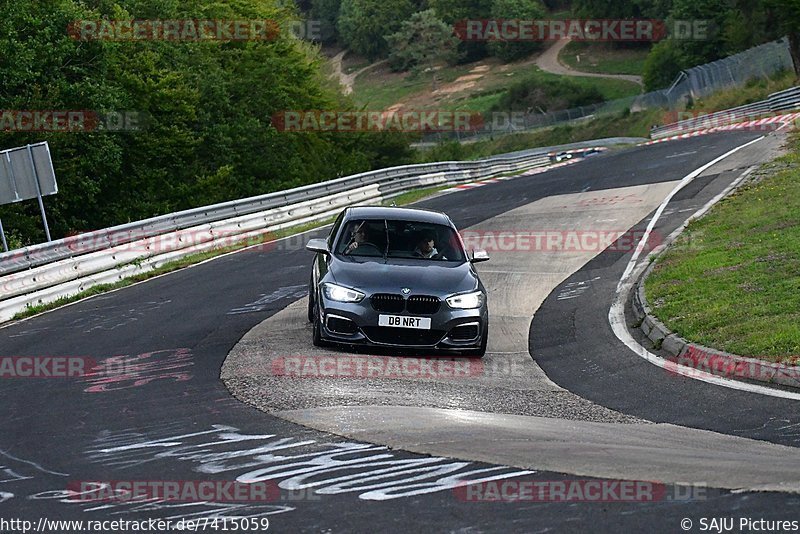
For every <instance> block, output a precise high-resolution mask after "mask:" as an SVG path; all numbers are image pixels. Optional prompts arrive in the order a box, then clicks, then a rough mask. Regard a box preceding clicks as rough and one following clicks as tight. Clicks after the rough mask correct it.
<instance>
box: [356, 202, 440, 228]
mask: <svg viewBox="0 0 800 534" xmlns="http://www.w3.org/2000/svg"><path fill="white" fill-rule="evenodd" d="M346 218H347V220H351V219H388V220H401V221H412V222H424V223H433V224H445V225H447V226H451V225H452V224H453V223H452V222H450V218H449V217H448V216H447V215H445V214H444V213H442V212H440V211H433V210H422V209H414V208H399V207H395V206H356V207H352V208H349V209H348V212H347V215H346Z"/></svg>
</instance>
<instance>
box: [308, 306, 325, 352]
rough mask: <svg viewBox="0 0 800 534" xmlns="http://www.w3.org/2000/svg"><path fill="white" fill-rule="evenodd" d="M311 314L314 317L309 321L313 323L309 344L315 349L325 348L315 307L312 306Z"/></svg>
mask: <svg viewBox="0 0 800 534" xmlns="http://www.w3.org/2000/svg"><path fill="white" fill-rule="evenodd" d="M312 314H313V315H314V317H313V318H312V319H311V322H312V323H313V327H312V330H313V337H312V339H311V342H312V343H313V344H314V346H315V347H324V346H325V342H324V341H323V340H322V332H321V326H320V321H319V314H318V313H317V311H316V306H314V309H313V310H312Z"/></svg>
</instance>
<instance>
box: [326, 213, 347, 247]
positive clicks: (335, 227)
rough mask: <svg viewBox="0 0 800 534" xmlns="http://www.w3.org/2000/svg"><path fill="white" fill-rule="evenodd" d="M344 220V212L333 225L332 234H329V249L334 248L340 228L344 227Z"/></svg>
mask: <svg viewBox="0 0 800 534" xmlns="http://www.w3.org/2000/svg"><path fill="white" fill-rule="evenodd" d="M342 220H344V211H342V212H341V213H340V214H339V216H338V217H336V220H335V221H334V223H333V228H331V233H330V234H328V248H329V249H332V248H333V240H334V239H336V234H338V233H339V227H340V226H342Z"/></svg>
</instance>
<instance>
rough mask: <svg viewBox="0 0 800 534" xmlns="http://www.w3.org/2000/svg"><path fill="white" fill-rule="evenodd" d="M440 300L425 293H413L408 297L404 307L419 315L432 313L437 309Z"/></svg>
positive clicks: (409, 311)
mask: <svg viewBox="0 0 800 534" xmlns="http://www.w3.org/2000/svg"><path fill="white" fill-rule="evenodd" d="M440 304H441V301H440V300H439V299H438V298H436V297H429V296H427V295H414V296H413V297H409V298H408V302H407V303H406V309H407V310H408V313H414V314H420V315H432V314H434V313H436V312H438V311H439V305H440Z"/></svg>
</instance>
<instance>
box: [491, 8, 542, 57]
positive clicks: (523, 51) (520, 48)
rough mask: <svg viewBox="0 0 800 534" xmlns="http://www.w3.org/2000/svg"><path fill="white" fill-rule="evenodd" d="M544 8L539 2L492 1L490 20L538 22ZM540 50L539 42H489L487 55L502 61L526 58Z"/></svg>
mask: <svg viewBox="0 0 800 534" xmlns="http://www.w3.org/2000/svg"><path fill="white" fill-rule="evenodd" d="M545 13H546V11H545V8H544V6H543V5H542V4H541V3H540V2H539V0H494V2H492V18H494V19H519V20H539V19H542V18H543V17H544V16H545ZM541 48H542V43H541V41H491V42H490V43H489V53H490V54H492V55H493V56H496V57H498V58H500V59H502V60H503V61H513V60H515V59H520V58H523V57H527V56H529V55H530V54H532V53H533V52H535V51H536V50H540V49H541Z"/></svg>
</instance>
